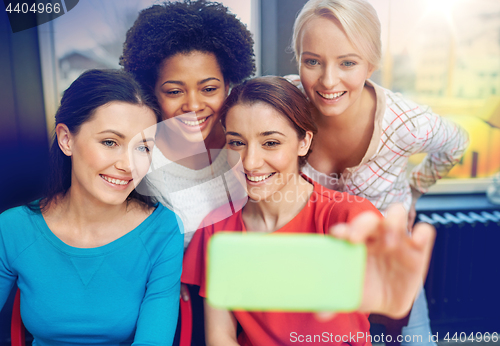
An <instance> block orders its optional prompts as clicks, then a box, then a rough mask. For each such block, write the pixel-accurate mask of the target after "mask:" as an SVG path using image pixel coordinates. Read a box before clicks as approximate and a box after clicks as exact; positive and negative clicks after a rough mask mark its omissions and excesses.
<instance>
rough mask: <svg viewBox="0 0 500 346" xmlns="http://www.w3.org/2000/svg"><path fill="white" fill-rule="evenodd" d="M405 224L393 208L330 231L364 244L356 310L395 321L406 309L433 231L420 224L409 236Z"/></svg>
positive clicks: (425, 266) (400, 212) (418, 284)
mask: <svg viewBox="0 0 500 346" xmlns="http://www.w3.org/2000/svg"><path fill="white" fill-rule="evenodd" d="M406 223H407V214H406V212H405V210H404V208H403V207H402V206H401V205H395V206H392V207H390V208H389V209H388V211H387V216H386V217H385V218H381V217H380V216H379V215H377V214H376V213H374V212H365V213H362V214H360V215H359V216H357V217H356V218H355V219H354V220H353V221H352V222H350V223H349V224H338V225H336V226H333V227H332V228H331V229H330V233H331V234H332V235H333V236H334V237H336V238H339V239H344V240H347V241H349V242H352V243H364V244H365V245H366V247H367V262H366V273H365V283H364V291H363V299H362V303H361V306H360V308H359V310H361V311H366V312H372V313H379V314H384V315H387V316H390V317H395V318H398V317H402V316H404V315H405V314H406V313H407V312H408V311H409V310H410V308H411V306H412V304H413V301H414V299H415V297H416V295H417V293H418V290H419V289H420V288H421V286H422V281H423V280H424V278H425V277H426V275H427V269H428V266H429V261H430V256H431V253H432V247H433V244H434V238H435V230H434V227H433V226H431V225H429V224H424V223H421V224H418V225H416V226H415V227H414V229H413V234H412V235H410V234H408V232H407V229H406Z"/></svg>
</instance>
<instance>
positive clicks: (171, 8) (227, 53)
mask: <svg viewBox="0 0 500 346" xmlns="http://www.w3.org/2000/svg"><path fill="white" fill-rule="evenodd" d="M120 64H121V65H122V66H123V67H124V68H125V70H127V71H129V72H131V73H132V74H133V75H134V76H135V78H136V80H138V81H139V83H141V84H142V86H143V88H144V89H145V90H146V92H148V93H150V94H151V95H154V96H155V97H156V99H157V101H158V105H159V108H160V109H161V115H162V118H163V122H162V123H161V124H159V126H158V131H157V136H156V147H155V148H154V150H153V153H152V157H153V159H152V166H151V170H150V173H148V175H147V176H146V177H145V178H144V179H143V184H144V182H146V184H148V185H149V186H148V188H147V189H141V186H138V187H137V190H138V191H139V192H141V193H144V192H145V191H155V197H156V198H158V199H159V200H160V202H161V203H162V204H163V205H165V206H167V207H169V208H170V209H173V210H174V211H175V212H176V214H177V215H178V216H179V218H180V219H181V220H182V223H183V226H184V232H185V233H184V245H185V247H187V245H188V244H189V241H190V240H191V238H192V236H193V234H194V231H196V229H197V228H198V226H199V225H200V223H201V221H202V220H203V218H204V217H205V216H206V215H207V214H208V213H209V212H211V211H212V210H214V209H215V208H220V207H222V206H224V205H225V206H227V207H228V208H227V211H228V215H227V216H229V215H231V214H232V213H234V212H236V211H237V210H235V209H236V208H234V206H233V205H232V204H231V202H230V199H237V198H240V197H244V196H246V193H245V190H244V188H243V186H241V184H240V183H239V182H238V179H237V178H236V177H235V176H234V175H232V174H231V172H232V171H233V170H232V168H233V169H234V167H230V166H229V164H228V163H227V162H228V160H227V153H228V151H226V150H225V149H224V148H225V144H226V139H225V135H224V130H223V128H222V125H221V123H220V121H219V110H220V107H221V106H222V103H223V101H224V100H225V98H226V96H227V95H228V91H229V88H230V87H231V86H232V85H235V84H238V83H240V82H241V81H243V80H244V79H246V78H248V77H250V76H251V75H252V74H253V73H254V71H255V63H254V53H253V40H252V37H251V34H250V32H249V31H248V30H247V28H246V27H245V25H244V24H243V23H241V22H240V21H239V20H238V19H237V18H236V16H235V15H233V14H231V13H230V12H229V10H228V9H227V8H226V7H224V6H223V5H221V4H219V3H215V2H209V1H205V0H198V1H189V0H185V1H183V2H169V3H164V4H162V5H154V6H152V7H150V8H147V9H145V10H143V11H141V13H140V14H139V17H138V18H137V20H136V21H135V23H134V25H133V26H132V28H130V30H129V31H128V33H127V38H126V41H125V43H124V48H123V55H122V56H121V58H120ZM181 292H182V296H183V298H184V300H187V297H188V296H187V290H186V289H185V287H181ZM195 292H196V291H194V292H193V291H192V294H191V297H192V300H193V301H192V304H193V309H194V311H193V312H194V313H193V316H194V321H193V324H194V328H193V331H194V334H193V342H192V345H195V344H196V345H198V344H199V345H203V344H204V328H203V313H202V312H201V311H197V310H198V309H201V308H202V302H201V298H199V296H198V295H197V294H193V293H195ZM174 344H175V343H174Z"/></svg>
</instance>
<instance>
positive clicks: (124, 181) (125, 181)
mask: <svg viewBox="0 0 500 346" xmlns="http://www.w3.org/2000/svg"><path fill="white" fill-rule="evenodd" d="M99 176H100V177H101V178H102V179H104V180H106V181H107V182H108V183H111V184H114V185H117V186H123V185H128V184H129V183H130V182H131V181H132V179H118V178H113V177H110V176H107V175H104V174H99Z"/></svg>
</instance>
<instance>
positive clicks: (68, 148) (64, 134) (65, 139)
mask: <svg viewBox="0 0 500 346" xmlns="http://www.w3.org/2000/svg"><path fill="white" fill-rule="evenodd" d="M56 136H57V144H59V148H61V151H62V152H63V153H64V155H66V156H71V155H73V151H72V147H73V135H72V134H71V132H70V131H69V129H68V127H67V126H66V125H64V124H57V126H56Z"/></svg>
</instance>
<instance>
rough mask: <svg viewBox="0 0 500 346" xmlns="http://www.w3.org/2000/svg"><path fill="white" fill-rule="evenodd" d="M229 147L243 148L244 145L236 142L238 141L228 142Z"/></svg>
mask: <svg viewBox="0 0 500 346" xmlns="http://www.w3.org/2000/svg"><path fill="white" fill-rule="evenodd" d="M227 145H229V146H231V147H241V146H242V145H244V144H243V142H242V141H236V140H229V141H228V142H227Z"/></svg>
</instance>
